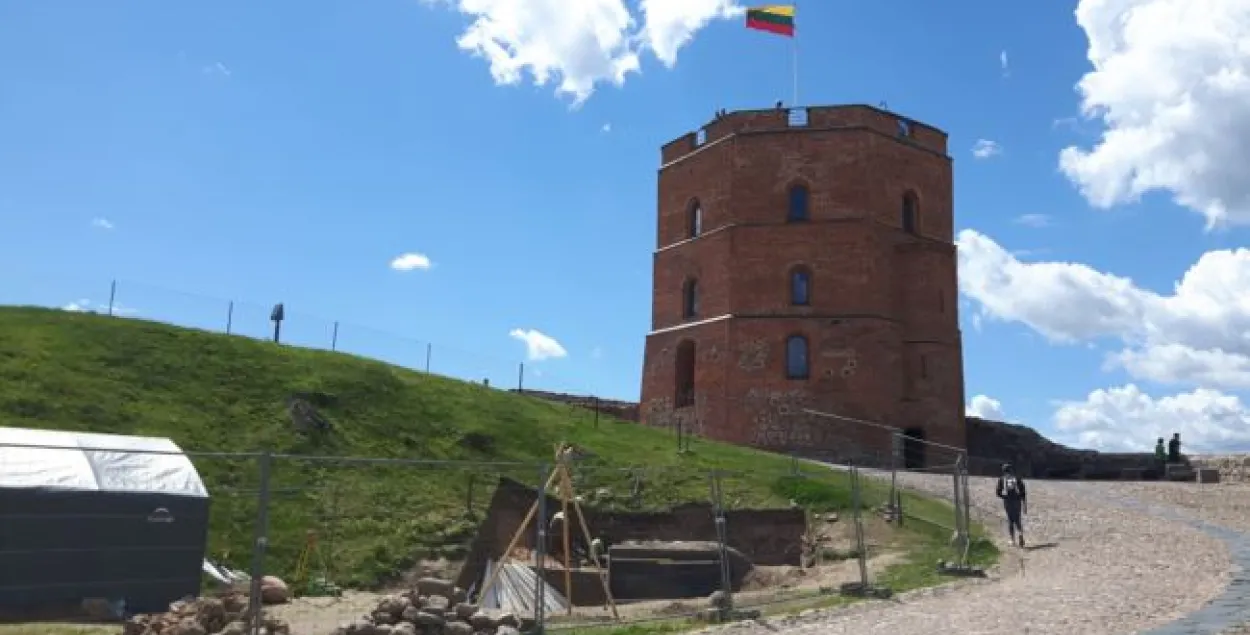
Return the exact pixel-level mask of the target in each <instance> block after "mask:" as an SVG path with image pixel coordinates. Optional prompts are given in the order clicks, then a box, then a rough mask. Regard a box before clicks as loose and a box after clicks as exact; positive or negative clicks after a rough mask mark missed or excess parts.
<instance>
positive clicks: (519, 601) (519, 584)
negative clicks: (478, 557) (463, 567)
mask: <svg viewBox="0 0 1250 635" xmlns="http://www.w3.org/2000/svg"><path fill="white" fill-rule="evenodd" d="M496 566H498V563H497V562H495V561H494V560H487V561H486V573H485V574H484V575H483V576H482V584H486V581H487V580H490V576H491V572H493V571H494V570H495V567H496ZM539 584H542V585H543V586H544V587H546V588H544V589H543V612H544V613H546V614H548V615H551V614H554V613H560V612H563V611H567V610H568V608H569V601H568V600H567V599H565V597H564V596H563V595H561V594H560V592H559V591H557V590H556V589H555V587H553V586H551V585H550V584H547V583H546V582H540V581H539V579H538V573H537V572H535V571H534V570H533V569H531V568H530V567H529V565H524V564H518V563H515V562H506V563H504V565H503V571H500V572H499V577H498V578H496V579H495V584H494V586H492V587H491V588H490V589H488V590H487V591H486V597H482V598H479V599H478V601H479V602H480V604H481V607H482V608H485V609H503V610H505V611H510V612H512V613H516V614H517V615H533V614H534V606H535V604H534V600H535V597H534V595H535V591H537V590H538V585H539Z"/></svg>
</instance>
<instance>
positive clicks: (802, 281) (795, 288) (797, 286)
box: [790, 267, 812, 306]
mask: <svg viewBox="0 0 1250 635" xmlns="http://www.w3.org/2000/svg"><path fill="white" fill-rule="evenodd" d="M811 293H812V272H811V271H809V270H808V269H807V268H806V267H795V268H794V269H793V270H792V271H791V272H790V304H792V305H794V306H807V305H809V304H811V302H812V298H811Z"/></svg>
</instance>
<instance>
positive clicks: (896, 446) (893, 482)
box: [890, 432, 903, 524]
mask: <svg viewBox="0 0 1250 635" xmlns="http://www.w3.org/2000/svg"><path fill="white" fill-rule="evenodd" d="M902 444H903V439H902V437H901V436H899V434H898V433H897V432H891V433H890V519H891V520H893V521H894V522H895V523H896V524H902V522H903V518H902V513H901V511H900V510H899V504H898V459H899V456H898V455H899V451H900V450H901V448H902Z"/></svg>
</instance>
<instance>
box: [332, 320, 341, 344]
mask: <svg viewBox="0 0 1250 635" xmlns="http://www.w3.org/2000/svg"><path fill="white" fill-rule="evenodd" d="M330 350H332V351H337V350H339V321H338V320H335V321H334V333H332V334H331V335H330Z"/></svg>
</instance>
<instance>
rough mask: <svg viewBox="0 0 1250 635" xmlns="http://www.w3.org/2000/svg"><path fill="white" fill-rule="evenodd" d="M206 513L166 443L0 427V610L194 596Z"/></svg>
mask: <svg viewBox="0 0 1250 635" xmlns="http://www.w3.org/2000/svg"><path fill="white" fill-rule="evenodd" d="M209 507H210V500H209V496H208V491H207V489H206V488H205V487H204V482H203V481H202V480H200V476H199V474H198V473H197V472H196V470H195V466H194V465H192V463H191V460H190V459H188V458H187V456H186V455H185V454H183V453H182V451H181V450H179V449H178V446H177V445H175V444H174V443H173V442H172V441H170V440H168V439H152V438H143V437H129V436H117V435H111V434H89V433H83V432H59V431H52V430H27V429H21V428H3V427H0V545H3V546H4V549H0V610H18V611H23V610H32V607H46V608H48V610H52V607H63V606H75V605H77V604H78V603H79V602H80V601H81V600H82V599H83V598H107V599H109V600H112V601H119V602H124V603H125V606H126V609H127V610H134V611H139V612H151V611H159V610H163V609H164V608H165V607H166V606H168V605H169V603H170V602H171V601H173V600H176V599H178V598H180V597H182V596H185V595H197V594H198V593H199V591H200V576H201V568H202V566H203V561H204V551H205V545H206V543H207V540H208V523H209V511H210V510H209ZM57 610H60V609H57Z"/></svg>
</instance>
